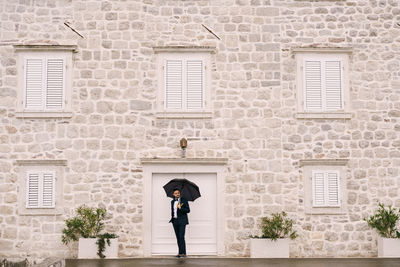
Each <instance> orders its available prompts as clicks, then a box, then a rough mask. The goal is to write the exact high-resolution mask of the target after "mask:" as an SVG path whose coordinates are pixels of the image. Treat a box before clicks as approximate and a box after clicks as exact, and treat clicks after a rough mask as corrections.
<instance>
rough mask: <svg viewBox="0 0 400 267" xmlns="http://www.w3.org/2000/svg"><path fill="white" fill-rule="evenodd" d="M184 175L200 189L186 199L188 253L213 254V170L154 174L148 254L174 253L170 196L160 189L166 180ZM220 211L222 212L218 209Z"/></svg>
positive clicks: (215, 228)
mask: <svg viewBox="0 0 400 267" xmlns="http://www.w3.org/2000/svg"><path fill="white" fill-rule="evenodd" d="M174 178H186V179H188V180H190V181H192V182H194V183H195V184H197V185H198V186H199V188H200V193H201V197H200V198H198V199H196V200H195V201H194V202H189V206H190V213H189V214H188V217H189V225H187V226H186V235H185V240H186V252H187V254H188V255H216V254H217V176H216V174H215V173H190V174H187V173H186V174H182V173H173V174H171V173H166V174H165V173H164V174H162V173H157V174H153V180H152V227H151V228H152V235H151V236H152V243H151V250H152V254H159V255H176V254H178V246H177V243H176V238H175V233H174V230H173V227H172V224H171V223H168V221H169V220H170V218H171V206H170V205H171V198H168V197H167V196H166V194H165V191H164V189H163V185H165V184H166V183H167V182H168V181H169V180H171V179H174ZM219 212H222V211H219Z"/></svg>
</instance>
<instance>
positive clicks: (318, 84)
mask: <svg viewBox="0 0 400 267" xmlns="http://www.w3.org/2000/svg"><path fill="white" fill-rule="evenodd" d="M304 77H305V79H304V83H305V86H304V87H305V109H306V110H308V111H320V110H321V109H322V71H321V61H308V60H307V61H305V64H304Z"/></svg>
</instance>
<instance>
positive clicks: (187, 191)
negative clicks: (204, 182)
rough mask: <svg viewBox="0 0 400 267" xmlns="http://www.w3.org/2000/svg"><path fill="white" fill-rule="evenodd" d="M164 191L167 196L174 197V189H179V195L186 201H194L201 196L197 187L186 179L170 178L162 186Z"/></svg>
mask: <svg viewBox="0 0 400 267" xmlns="http://www.w3.org/2000/svg"><path fill="white" fill-rule="evenodd" d="M163 188H164V190H165V193H166V194H167V196H168V197H172V198H173V197H174V196H173V193H174V189H179V190H180V191H181V197H183V198H185V199H186V200H187V201H194V200H195V199H196V198H199V197H201V194H200V189H199V187H198V186H197V185H196V184H195V183H193V182H191V181H189V180H187V179H178V178H177V179H172V180H171V181H169V182H168V183H166V184H165V185H164V186H163Z"/></svg>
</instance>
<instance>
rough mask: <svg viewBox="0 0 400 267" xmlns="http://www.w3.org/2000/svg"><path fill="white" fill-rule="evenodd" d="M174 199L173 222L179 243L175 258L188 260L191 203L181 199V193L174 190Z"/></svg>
mask: <svg viewBox="0 0 400 267" xmlns="http://www.w3.org/2000/svg"><path fill="white" fill-rule="evenodd" d="M173 195H174V199H173V200H172V201H171V220H170V221H169V222H172V225H173V226H174V231H175V236H176V241H177V242H178V248H179V254H178V255H176V256H175V257H177V258H186V243H185V228H186V225H187V224H189V220H188V216H187V214H188V213H189V212H190V208H189V203H188V201H187V200H186V199H184V198H183V197H181V191H180V190H179V189H174V193H173Z"/></svg>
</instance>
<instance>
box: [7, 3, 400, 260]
mask: <svg viewBox="0 0 400 267" xmlns="http://www.w3.org/2000/svg"><path fill="white" fill-rule="evenodd" d="M0 14H1V21H0V28H1V31H0V38H1V39H0V56H1V62H0V96H1V98H0V114H1V124H0V158H1V161H0V192H1V193H0V226H1V227H0V229H1V230H0V237H1V238H0V256H8V257H21V258H25V257H28V258H45V257H49V256H53V257H54V256H55V257H72V256H75V254H76V250H73V249H69V248H67V247H65V246H63V245H62V244H61V241H60V235H61V229H62V228H63V227H64V223H63V220H64V219H65V218H67V217H69V216H70V215H71V214H72V213H73V210H74V208H75V207H77V206H78V205H80V204H83V203H86V204H90V205H100V206H103V207H106V208H107V209H108V210H109V212H110V213H111V214H112V216H113V218H112V219H111V220H110V223H109V224H110V225H112V226H113V227H112V228H109V229H107V230H112V231H116V232H118V234H119V236H120V239H119V240H120V256H121V257H135V256H141V255H142V253H143V247H142V240H141V229H142V221H143V218H142V191H143V188H142V187H143V186H142V185H143V181H142V166H141V164H140V158H146V157H147V158H148V157H155V156H156V157H180V151H179V147H178V144H179V139H180V138H181V137H183V136H185V137H187V138H188V139H189V147H188V150H187V157H200V158H201V157H211V158H214V157H217V158H218V157H225V158H228V159H229V163H228V166H227V168H226V176H225V182H226V187H225V191H226V192H225V193H226V207H225V208H226V214H225V215H226V233H225V249H226V255H227V256H247V255H249V242H248V235H249V234H252V233H253V234H255V233H257V231H258V230H257V223H258V219H259V218H260V217H261V216H264V215H268V214H270V213H271V212H274V211H281V210H285V211H287V212H288V213H289V215H290V216H291V217H292V218H294V219H296V222H297V223H296V228H297V230H298V232H299V235H300V237H299V238H298V239H297V240H296V241H295V242H292V244H291V256H292V257H323V256H334V257H347V256H348V257H365V256H376V255H377V245H376V238H377V235H376V233H375V232H373V231H371V230H370V229H369V228H368V227H367V225H366V223H365V222H363V220H362V218H363V217H365V216H367V215H368V214H370V213H371V212H372V211H373V210H374V209H375V207H376V203H377V201H382V202H384V203H386V204H393V205H395V206H397V207H400V196H399V193H400V189H399V188H400V178H399V168H400V167H399V166H400V150H399V147H400V142H399V140H400V139H399V137H400V136H399V135H400V134H399V131H400V122H399V120H400V118H399V117H400V104H399V103H400V102H399V97H400V71H399V69H400V68H399V67H400V66H399V65H400V63H399V62H400V37H399V36H400V26H399V23H400V3H399V2H398V1H397V0H379V1H373V0H371V1H366V0H357V1H356V0H342V1H318V0H316V1H312V0H309V1H308V0H265V1H261V0H237V1H234V0H213V1H208V0H196V1H190V0H188V1H178V0H165V1H162V0H159V1H157V0H145V1H139V0H137V1H133V0H129V1H77V0H73V1H69V0H57V1H53V0H48V1H46V0H43V1H41V0H35V1H34V0H16V1H7V0H2V1H1V2H0ZM64 22H68V23H69V24H70V25H71V26H72V27H73V28H74V29H76V30H77V31H78V32H79V33H80V34H81V35H82V36H83V37H84V38H81V37H80V36H79V35H77V34H76V33H74V32H73V31H71V30H70V29H69V28H67V27H66V26H65V25H64ZM202 24H204V25H206V26H207V27H209V28H210V29H211V30H212V31H213V32H214V33H216V35H217V36H218V37H220V40H219V39H217V38H216V37H215V36H213V35H212V34H210V33H209V32H208V31H207V30H206V29H205V28H204V27H203V26H202ZM13 44H76V45H77V46H78V52H77V53H76V54H74V66H73V92H72V108H73V117H72V118H71V119H19V118H16V116H15V112H16V106H17V97H16V95H17V90H20V89H21V88H17V73H16V72H17V71H16V54H15V52H14V49H13V47H12V45H13ZM167 45H168V46H171V45H191V46H192V45H195V46H213V47H216V53H215V54H212V85H211V92H212V94H211V102H212V105H211V106H212V112H213V116H212V119H201V120H191V119H185V120H178V119H158V118H156V116H155V108H156V98H157V90H158V86H157V82H156V81H157V79H156V78H157V71H156V55H155V53H154V51H153V47H154V46H167ZM295 47H351V48H352V49H353V53H352V54H351V57H350V73H349V77H350V103H348V104H349V106H350V109H351V112H352V113H353V118H352V119H350V120H321V119H319V120H298V119H295V115H296V112H297V110H296V101H297V100H296V81H295V77H296V67H295V66H296V62H295V58H294V55H293V53H291V48H295ZM307 158H322V159H326V158H346V159H349V164H348V172H347V177H346V179H347V185H346V186H347V196H346V202H347V203H346V204H347V213H346V214H343V215H309V214H305V212H304V205H303V199H304V191H303V177H302V170H301V168H300V167H299V163H298V162H299V160H300V159H307ZM16 159H67V160H68V167H67V168H66V169H65V175H64V181H63V182H64V192H63V198H64V203H63V207H64V214H63V215H57V216H24V215H19V213H18V209H17V202H18V198H20V197H22V196H20V195H18V186H17V185H18V184H17V176H18V166H16V165H15V164H14V162H15V160H16Z"/></svg>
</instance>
